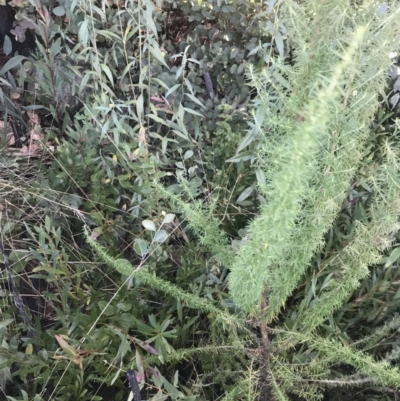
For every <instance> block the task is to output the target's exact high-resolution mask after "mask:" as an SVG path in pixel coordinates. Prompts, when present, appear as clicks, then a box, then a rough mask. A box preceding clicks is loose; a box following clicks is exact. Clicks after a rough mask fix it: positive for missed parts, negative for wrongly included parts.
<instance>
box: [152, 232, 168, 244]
mask: <svg viewBox="0 0 400 401" xmlns="http://www.w3.org/2000/svg"><path fill="white" fill-rule="evenodd" d="M167 238H168V233H167V232H166V231H165V230H159V231H157V232H156V235H155V236H154V241H155V242H164V241H165V240H166V239H167Z"/></svg>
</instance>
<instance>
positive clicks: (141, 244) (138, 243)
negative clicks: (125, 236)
mask: <svg viewBox="0 0 400 401" xmlns="http://www.w3.org/2000/svg"><path fill="white" fill-rule="evenodd" d="M133 249H134V251H135V252H136V253H137V254H138V255H139V256H144V255H146V253H147V242H146V241H145V240H144V239H142V238H138V239H136V240H135V244H134V245H133Z"/></svg>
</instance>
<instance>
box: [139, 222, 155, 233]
mask: <svg viewBox="0 0 400 401" xmlns="http://www.w3.org/2000/svg"><path fill="white" fill-rule="evenodd" d="M142 225H143V227H144V228H145V229H146V230H150V231H156V225H155V224H154V223H153V222H152V221H151V220H143V221H142Z"/></svg>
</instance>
